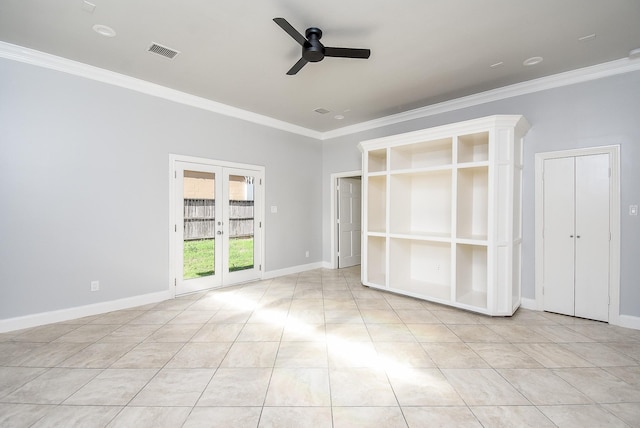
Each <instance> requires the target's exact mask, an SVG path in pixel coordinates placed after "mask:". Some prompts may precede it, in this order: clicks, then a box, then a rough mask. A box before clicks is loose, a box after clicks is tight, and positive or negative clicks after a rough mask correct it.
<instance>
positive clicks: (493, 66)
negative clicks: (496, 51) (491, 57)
mask: <svg viewBox="0 0 640 428" xmlns="http://www.w3.org/2000/svg"><path fill="white" fill-rule="evenodd" d="M503 64H504V62H502V61H500V62H496V63H495V64H491V65H490V66H489V67H491V68H496V67H500V66H501V65H503Z"/></svg>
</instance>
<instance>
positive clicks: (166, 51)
mask: <svg viewBox="0 0 640 428" xmlns="http://www.w3.org/2000/svg"><path fill="white" fill-rule="evenodd" d="M147 50H148V51H149V52H151V53H154V54H158V55H162V56H164V57H167V58H169V59H173V58H175V56H176V55H178V54H179V53H180V52H178V51H176V50H174V49H171V48H168V47H166V46H162V45H159V44H157V43H154V44H152V45H151V46H149V49H147Z"/></svg>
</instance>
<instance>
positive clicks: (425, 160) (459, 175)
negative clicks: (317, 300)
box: [359, 115, 529, 315]
mask: <svg viewBox="0 0 640 428" xmlns="http://www.w3.org/2000/svg"><path fill="white" fill-rule="evenodd" d="M528 129H529V125H528V123H527V121H526V120H525V119H524V118H523V117H522V116H515V115H500V116H490V117H486V118H481V119H476V120H470V121H466V122H460V123H455V124H451V125H445V126H439V127H436V128H430V129H425V130H421V131H415V132H410V133H406V134H400V135H394V136H390V137H384V138H378V139H375V140H369V141H364V142H362V143H360V145H359V147H360V150H361V151H362V153H363V172H364V173H363V186H364V187H363V195H364V197H363V210H364V211H363V241H362V242H363V249H362V254H363V258H362V282H363V284H365V285H367V286H369V287H375V288H380V289H384V290H388V291H391V292H395V293H401V294H406V295H409V296H413V297H418V298H422V299H426V300H430V301H434V302H438V303H443V304H447V305H451V306H456V307H460V308H464V309H468V310H472V311H476V312H481V313H484V314H488V315H512V314H513V312H514V311H515V310H516V309H517V308H518V306H519V305H520V286H521V284H520V260H521V243H522V221H521V218H522V196H521V195H522V158H523V151H522V139H523V137H524V135H525V133H526V132H527V130H528Z"/></svg>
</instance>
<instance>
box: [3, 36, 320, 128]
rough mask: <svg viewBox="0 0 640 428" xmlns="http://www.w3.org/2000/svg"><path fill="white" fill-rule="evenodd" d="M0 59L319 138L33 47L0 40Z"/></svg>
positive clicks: (274, 121) (290, 125) (237, 110)
mask: <svg viewBox="0 0 640 428" xmlns="http://www.w3.org/2000/svg"><path fill="white" fill-rule="evenodd" d="M0 58H6V59H10V60H13V61H18V62H23V63H26V64H31V65H35V66H38V67H44V68H49V69H51V70H56V71H61V72H63V73H68V74H73V75H75V76H79V77H84V78H87V79H91V80H95V81H98V82H102V83H107V84H110V85H115V86H119V87H122V88H126V89H131V90H133V91H137V92H141V93H143V94H147V95H152V96H156V97H159V98H164V99H166V100H170V101H174V102H177V103H181V104H185V105H189V106H192V107H196V108H200V109H203V110H208V111H211V112H214V113H218V114H221V115H224V116H229V117H233V118H237V119H241V120H246V121H248V122H252V123H256V124H259V125H264V126H268V127H270V128H275V129H279V130H281V131H287V132H292V133H294V134H299V135H303V136H306V137H311V138H315V139H317V140H322V133H321V132H318V131H314V130H312V129H308V128H304V127H302V126H298V125H294V124H291V123H289V122H285V121H282V120H278V119H274V118H272V117H269V116H264V115H261V114H257V113H252V112H250V111H247V110H243V109H240V108H237V107H232V106H229V105H226V104H222V103H219V102H216V101H212V100H208V99H206V98H202V97H198V96H195V95H191V94H188V93H186V92H182V91H177V90H175V89H170V88H167V87H165V86H161V85H158V84H155V83H151V82H147V81H146V80H142V79H137V78H135V77H131V76H126V75H124V74H120V73H116V72H113V71H109V70H105V69H102V68H99V67H94V66H92V65H88V64H84V63H81V62H78V61H73V60H70V59H67V58H62V57H59V56H55V55H51V54H48V53H45V52H40V51H37V50H34V49H29V48H25V47H22V46H18V45H13V44H10V43H5V42H1V41H0Z"/></svg>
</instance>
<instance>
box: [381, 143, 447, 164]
mask: <svg viewBox="0 0 640 428" xmlns="http://www.w3.org/2000/svg"><path fill="white" fill-rule="evenodd" d="M390 156H391V170H392V171H394V170H403V169H413V168H429V167H434V166H442V165H451V163H452V162H453V139H452V138H444V139H441V140H434V141H426V142H423V143H415V144H410V145H406V146H397V147H392V148H391V153H390Z"/></svg>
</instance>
